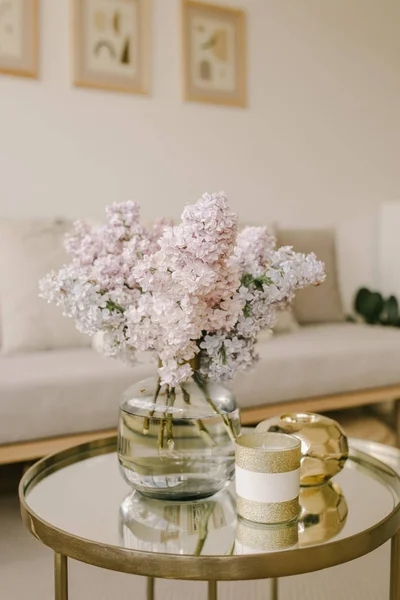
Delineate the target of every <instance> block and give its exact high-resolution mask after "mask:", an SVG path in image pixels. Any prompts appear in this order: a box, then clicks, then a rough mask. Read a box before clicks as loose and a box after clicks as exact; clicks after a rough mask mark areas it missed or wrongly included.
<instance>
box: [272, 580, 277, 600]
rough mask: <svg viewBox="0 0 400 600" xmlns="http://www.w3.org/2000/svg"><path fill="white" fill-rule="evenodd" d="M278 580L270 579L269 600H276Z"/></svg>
mask: <svg viewBox="0 0 400 600" xmlns="http://www.w3.org/2000/svg"><path fill="white" fill-rule="evenodd" d="M278 581H279V580H278V578H277V577H274V578H273V579H271V600H278Z"/></svg>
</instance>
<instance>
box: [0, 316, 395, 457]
mask: <svg viewBox="0 0 400 600" xmlns="http://www.w3.org/2000/svg"><path fill="white" fill-rule="evenodd" d="M259 346H260V347H259V353H260V361H259V362H258V364H257V365H256V366H255V368H254V369H252V370H251V371H249V372H247V373H244V374H240V375H239V376H238V377H237V378H236V381H235V382H234V384H233V389H234V391H235V392H236V394H237V398H238V402H239V405H240V407H241V409H242V421H243V423H244V424H250V423H257V422H259V421H260V420H262V419H263V418H266V417H268V416H270V415H274V414H281V413H283V412H292V411H309V410H311V411H314V412H318V411H325V410H334V409H338V408H346V407H351V406H358V405H362V404H369V403H373V402H382V401H385V400H391V399H395V398H400V384H399V381H400V374H399V370H400V331H397V330H394V329H389V328H379V327H370V326H368V325H354V324H349V323H340V324H325V325H309V326H306V327H301V328H300V329H298V330H297V331H294V332H290V333H285V334H279V335H276V336H273V337H272V338H271V339H267V340H264V341H262V342H260V344H259ZM154 372H155V364H154V363H153V362H152V361H150V360H145V359H144V357H143V360H142V361H141V362H140V363H139V364H138V365H137V366H135V367H134V368H133V369H132V368H129V367H127V366H125V365H123V364H121V363H119V362H118V361H115V360H112V359H108V358H104V357H102V356H101V355H99V354H97V353H96V352H95V351H94V350H92V349H91V348H76V349H65V350H54V351H50V352H35V353H26V354H21V355H15V356H4V357H1V358H0V415H1V419H0V464H1V463H7V462H15V461H20V460H28V459H31V458H36V457H37V456H41V455H44V454H46V453H48V452H51V451H53V450H54V451H55V450H58V449H61V448H64V447H66V446H67V445H70V444H72V443H75V442H81V441H88V440H90V439H93V438H96V437H99V436H104V435H111V434H113V433H114V432H115V428H116V423H117V414H118V403H119V398H120V396H121V394H122V392H123V390H124V389H125V388H126V387H128V385H130V384H131V383H132V382H133V381H138V380H140V379H142V378H145V377H148V376H152V375H153V374H154Z"/></svg>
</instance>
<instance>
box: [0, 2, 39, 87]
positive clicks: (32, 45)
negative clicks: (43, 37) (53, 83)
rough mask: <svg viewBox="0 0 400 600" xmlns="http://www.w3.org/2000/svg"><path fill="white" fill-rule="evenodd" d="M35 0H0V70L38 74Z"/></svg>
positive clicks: (22, 74)
mask: <svg viewBox="0 0 400 600" xmlns="http://www.w3.org/2000/svg"><path fill="white" fill-rule="evenodd" d="M38 46H39V6H38V0H0V73H7V74H9V75H18V76H19V77H37V76H38V54H39V52H38Z"/></svg>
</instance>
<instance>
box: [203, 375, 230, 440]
mask: <svg viewBox="0 0 400 600" xmlns="http://www.w3.org/2000/svg"><path fill="white" fill-rule="evenodd" d="M193 379H194V380H195V382H196V383H197V385H198V386H199V388H200V389H201V391H202V392H203V395H204V398H205V400H206V402H207V403H208V404H209V405H210V406H211V408H212V409H213V411H214V412H215V413H216V414H217V415H220V417H221V418H222V420H223V422H224V424H225V426H226V428H227V430H228V434H229V437H230V438H231V440H232V441H233V442H234V441H235V440H236V435H235V432H234V430H233V427H232V423H231V420H230V419H229V417H228V416H227V415H226V414H224V413H222V412H220V411H219V410H218V408H217V407H216V406H215V404H214V402H213V400H212V399H211V398H210V396H209V394H208V391H207V381H206V380H205V379H204V377H203V376H202V375H200V373H197V372H195V373H194V374H193Z"/></svg>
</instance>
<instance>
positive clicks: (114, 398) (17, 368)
mask: <svg viewBox="0 0 400 600" xmlns="http://www.w3.org/2000/svg"><path fill="white" fill-rule="evenodd" d="M155 371H156V364H155V363H154V362H153V361H151V362H150V359H148V360H147V362H145V363H143V364H142V363H141V364H138V365H135V368H134V369H132V368H131V367H128V366H126V365H125V364H123V363H122V362H120V361H117V360H114V359H111V358H106V357H104V356H102V355H100V354H98V353H97V352H95V351H94V350H92V349H91V348H77V349H65V350H54V351H52V352H32V353H27V354H17V355H14V356H1V357H0V415H1V417H0V444H5V443H11V442H18V441H22V440H31V439H40V438H46V437H55V436H60V435H66V434H69V433H79V432H84V431H96V430H101V429H107V428H111V427H114V426H115V427H116V426H117V422H118V405H119V400H120V397H121V394H122V392H123V391H124V390H125V389H126V388H127V387H128V386H129V385H131V384H132V383H133V382H134V381H140V380H141V379H145V378H146V377H149V376H152V375H154V374H155Z"/></svg>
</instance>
